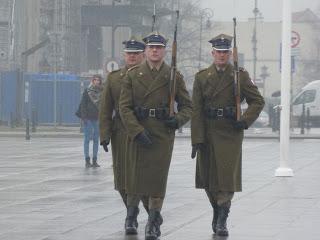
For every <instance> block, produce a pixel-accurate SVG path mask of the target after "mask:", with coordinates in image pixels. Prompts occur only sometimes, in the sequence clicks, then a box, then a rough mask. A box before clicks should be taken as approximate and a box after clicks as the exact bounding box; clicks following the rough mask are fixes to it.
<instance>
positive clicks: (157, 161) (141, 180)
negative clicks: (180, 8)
mask: <svg viewBox="0 0 320 240" xmlns="http://www.w3.org/2000/svg"><path fill="white" fill-rule="evenodd" d="M143 40H144V42H145V43H146V50H145V54H146V61H145V62H143V63H142V64H140V65H138V66H135V67H133V68H131V69H129V70H128V72H127V74H126V77H125V78H124V81H123V86H122V91H121V94H120V102H119V108H120V116H121V119H122V121H123V124H124V126H125V128H126V130H127V133H128V135H129V139H130V141H129V143H128V148H127V155H128V157H127V158H126V161H127V165H126V175H127V176H126V191H127V194H128V195H137V196H141V195H147V196H148V199H149V217H148V222H147V225H146V228H145V239H147V240H154V239H157V238H158V237H159V236H160V234H161V231H160V225H161V224H162V222H163V219H162V216H161V214H160V211H161V208H162V205H163V200H164V197H165V192H166V186H167V177H168V172H169V167H170V162H171V156H172V150H173V143H174V138H175V131H176V129H178V128H179V127H181V126H182V125H184V124H185V123H186V122H187V121H188V120H189V118H190V116H191V99H190V97H189V94H188V91H187V89H186V86H185V82H184V80H183V77H182V75H181V74H180V73H177V75H176V77H177V79H176V89H175V93H176V95H175V101H176V103H177V109H178V112H177V113H176V114H175V115H174V117H172V118H169V115H168V113H169V86H170V70H171V69H170V66H168V65H167V64H166V63H165V62H164V57H165V51H166V50H165V47H166V43H167V40H166V39H165V38H164V37H163V35H161V34H159V33H158V32H153V33H151V34H150V35H148V36H147V37H145V38H144V39H143Z"/></svg>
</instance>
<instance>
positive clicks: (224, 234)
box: [216, 231, 229, 237]
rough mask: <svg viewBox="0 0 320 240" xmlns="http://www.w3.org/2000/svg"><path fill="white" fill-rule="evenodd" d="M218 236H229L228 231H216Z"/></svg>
mask: <svg viewBox="0 0 320 240" xmlns="http://www.w3.org/2000/svg"><path fill="white" fill-rule="evenodd" d="M216 234H217V235H218V236H221V237H227V236H229V233H228V232H226V231H217V233H216Z"/></svg>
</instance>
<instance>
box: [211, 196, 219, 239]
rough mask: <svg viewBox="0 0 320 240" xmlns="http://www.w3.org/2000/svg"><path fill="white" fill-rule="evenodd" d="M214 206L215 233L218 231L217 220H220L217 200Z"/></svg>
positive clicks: (213, 228)
mask: <svg viewBox="0 0 320 240" xmlns="http://www.w3.org/2000/svg"><path fill="white" fill-rule="evenodd" d="M212 208H213V219H212V230H213V232H214V233H216V232H217V222H218V204H217V203H216V202H213V203H212Z"/></svg>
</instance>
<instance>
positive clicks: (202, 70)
mask: <svg viewBox="0 0 320 240" xmlns="http://www.w3.org/2000/svg"><path fill="white" fill-rule="evenodd" d="M206 70H208V68H204V69H201V70H200V71H199V72H197V73H201V72H204V71H206Z"/></svg>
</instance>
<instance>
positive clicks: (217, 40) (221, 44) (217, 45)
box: [209, 34, 232, 51]
mask: <svg viewBox="0 0 320 240" xmlns="http://www.w3.org/2000/svg"><path fill="white" fill-rule="evenodd" d="M231 42H232V37H231V36H229V35H226V34H219V35H218V36H216V37H214V38H212V39H211V40H210V41H209V43H211V44H212V48H213V49H215V50H218V51H219V50H220V51H225V50H230V48H231Z"/></svg>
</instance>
